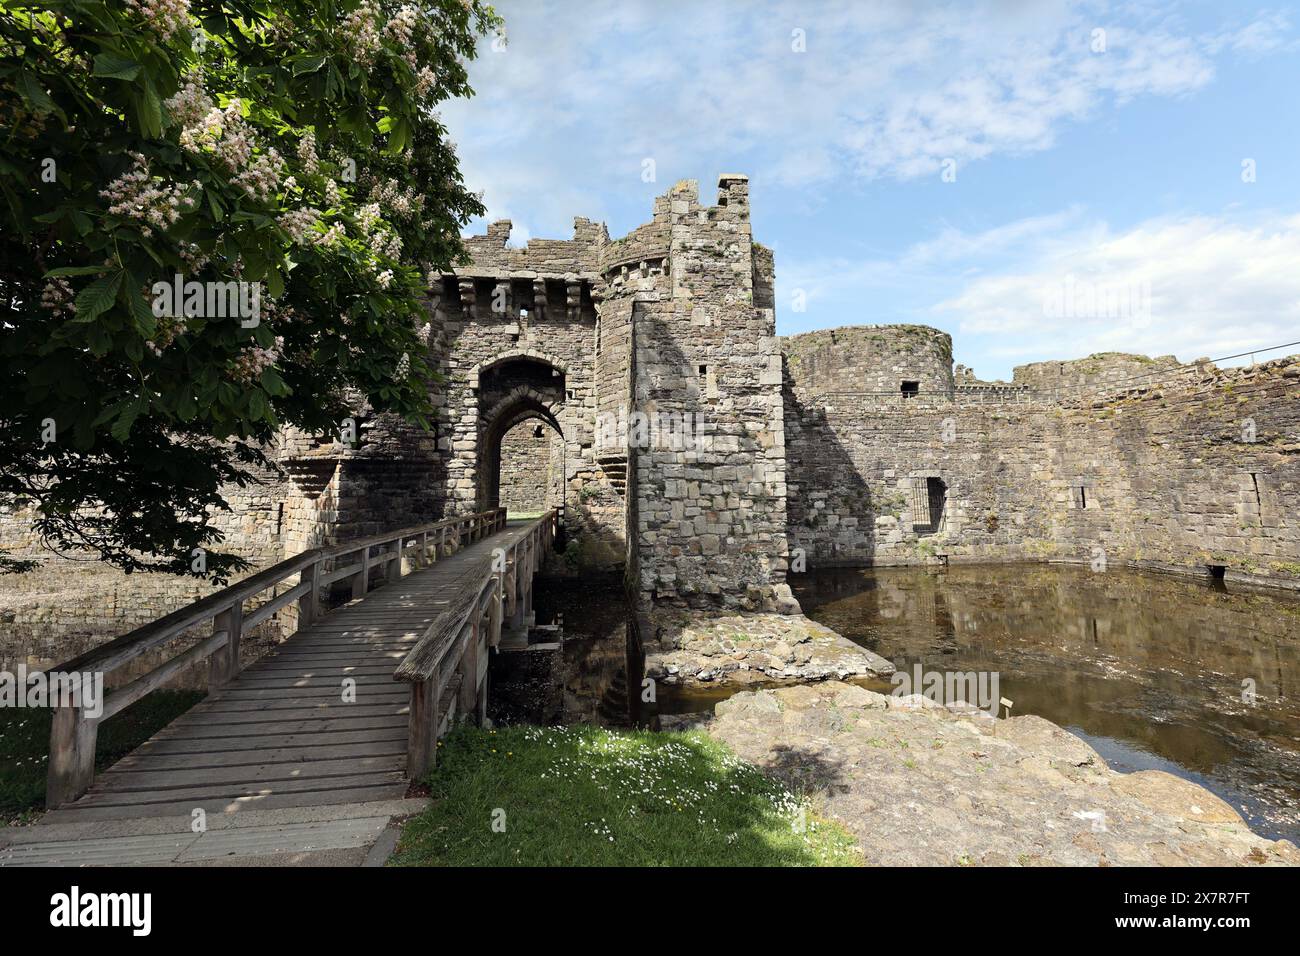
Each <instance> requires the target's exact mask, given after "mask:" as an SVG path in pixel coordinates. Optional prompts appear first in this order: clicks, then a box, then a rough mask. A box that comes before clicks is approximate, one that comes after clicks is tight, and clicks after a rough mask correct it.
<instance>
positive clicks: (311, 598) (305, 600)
mask: <svg viewBox="0 0 1300 956" xmlns="http://www.w3.org/2000/svg"><path fill="white" fill-rule="evenodd" d="M324 563H325V559H324V558H317V559H316V560H315V561H313V562H312V564H311V567H310V568H306V569H305V570H304V571H303V572H302V577H301V579H300V580H303V581H306V582H308V583H309V584H310V585H311V590H310V591H308V592H307V593H306V594H304V595H303V596H302V597H300V598H298V630H300V631H303V630H306V629H307V628H309V627H311V626H312V625H313V624H315V623H316V618H317V617H319V616H320V610H321V607H320V578H321V565H322V564H324Z"/></svg>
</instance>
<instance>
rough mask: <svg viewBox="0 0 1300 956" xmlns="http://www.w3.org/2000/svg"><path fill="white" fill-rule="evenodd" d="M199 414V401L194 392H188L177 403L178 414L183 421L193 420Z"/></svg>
mask: <svg viewBox="0 0 1300 956" xmlns="http://www.w3.org/2000/svg"><path fill="white" fill-rule="evenodd" d="M198 414H199V406H198V403H197V402H196V401H194V396H193V395H192V394H190V393H189V392H186V393H185V394H184V395H182V396H181V398H180V401H178V402H177V403H176V416H177V417H178V418H179V419H180V420H181V421H183V422H192V421H194V419H195V417H196V416H197V415H198Z"/></svg>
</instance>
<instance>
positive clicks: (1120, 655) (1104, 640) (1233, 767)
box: [692, 565, 1300, 842]
mask: <svg viewBox="0 0 1300 956" xmlns="http://www.w3.org/2000/svg"><path fill="white" fill-rule="evenodd" d="M794 590H795V593H796V595H797V596H798V598H799V601H800V603H801V604H802V605H803V608H804V612H805V613H806V614H807V615H808V616H809V617H811V618H813V619H814V620H816V621H819V622H821V623H823V624H825V625H827V626H828V627H832V628H834V629H835V630H837V631H839V632H840V633H841V634H843V635H845V636H846V637H849V638H851V639H853V640H854V641H856V642H858V643H859V644H861V645H863V646H864V647H866V648H868V649H870V650H872V651H875V652H876V653H877V654H881V655H883V656H884V657H887V658H889V659H890V660H891V661H893V662H894V663H895V665H896V666H898V667H899V668H900V669H902V668H906V669H907V670H908V672H909V673H910V672H912V671H913V668H914V665H916V664H918V663H919V664H920V665H921V666H922V668H923V669H925V670H933V671H977V672H978V671H984V672H997V674H998V678H999V681H998V682H999V691H998V692H999V694H1000V696H1002V697H1005V698H1008V699H1009V700H1011V701H1012V702H1013V704H1012V709H1011V712H1012V714H1038V715H1039V716H1042V717H1045V718H1047V719H1048V720H1051V721H1052V722H1054V723H1056V724H1059V725H1060V726H1062V727H1065V728H1067V729H1068V730H1070V731H1071V732H1073V733H1075V734H1077V735H1078V736H1080V737H1082V738H1083V739H1084V740H1086V741H1087V742H1088V743H1089V744H1091V745H1092V746H1093V747H1094V748H1095V749H1096V750H1097V751H1098V752H1099V753H1100V754H1101V755H1102V756H1103V757H1104V758H1105V759H1106V761H1107V763H1109V764H1110V766H1111V767H1113V768H1114V769H1116V770H1119V771H1124V772H1128V771H1134V770H1152V769H1154V770H1165V771H1168V772H1170V773H1174V774H1177V775H1178V776H1181V777H1185V778H1187V779H1190V780H1194V781H1195V782H1197V783H1199V784H1201V785H1203V786H1205V787H1206V788H1208V789H1209V790H1211V791H1213V792H1214V793H1216V794H1217V795H1218V796H1220V797H1222V798H1223V799H1224V800H1226V801H1227V802H1228V803H1230V804H1232V805H1233V806H1234V807H1236V808H1237V809H1238V810H1239V811H1240V812H1241V813H1242V815H1243V816H1244V817H1245V818H1246V820H1247V822H1248V823H1249V824H1250V826H1251V827H1252V828H1253V829H1254V830H1255V831H1256V832H1257V833H1260V834H1261V835H1264V836H1267V837H1270V838H1273V839H1276V838H1279V837H1285V838H1287V839H1290V840H1292V841H1296V842H1300V699H1298V698H1297V692H1298V691H1300V600H1297V599H1295V598H1294V597H1290V596H1288V595H1286V594H1274V593H1265V592H1258V591H1243V590H1234V588H1233V587H1232V586H1231V585H1229V586H1227V587H1226V588H1225V586H1224V585H1223V584H1222V583H1221V582H1220V583H1210V582H1201V581H1197V580H1193V579H1184V578H1178V577H1168V576H1164V575H1155V574H1145V573H1139V572H1131V571H1107V572H1105V573H1100V574H1098V573H1093V572H1092V571H1090V570H1088V569H1086V568H1070V567H1064V568H1063V567H1046V566H1020V565H1016V566H988V565H985V566H965V567H954V568H950V569H947V570H944V571H932V570H926V569H908V568H881V569H870V570H825V571H818V572H812V573H809V574H805V575H801V576H799V577H798V580H797V581H794ZM869 686H870V685H869ZM874 689H877V690H881V691H883V692H888V691H889V690H890V685H889V684H888V683H887V682H886V683H885V684H884V685H883V686H878V687H875V688H874ZM714 696H715V697H716V696H726V695H725V694H722V695H714ZM692 709H703V708H702V707H693V708H692Z"/></svg>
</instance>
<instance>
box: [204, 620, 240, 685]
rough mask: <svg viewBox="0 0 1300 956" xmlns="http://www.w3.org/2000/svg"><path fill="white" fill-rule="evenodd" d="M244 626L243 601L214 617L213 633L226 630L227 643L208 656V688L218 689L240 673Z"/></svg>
mask: <svg viewBox="0 0 1300 956" xmlns="http://www.w3.org/2000/svg"><path fill="white" fill-rule="evenodd" d="M243 628H244V602H243V601H236V602H235V603H234V604H232V605H230V607H228V608H226V610H224V611H222V612H221V613H220V614H218V615H217V616H216V617H215V618H213V619H212V633H213V634H216V633H217V632H219V631H225V632H226V643H225V644H223V645H222V646H221V647H220V649H218V650H216V651H214V652H213V654H212V656H211V657H210V658H208V690H216V689H217V688H218V687H221V686H223V685H224V684H226V683H228V682H229V681H232V680H234V679H235V677H236V676H237V675H238V674H239V641H240V638H241V636H242V632H243Z"/></svg>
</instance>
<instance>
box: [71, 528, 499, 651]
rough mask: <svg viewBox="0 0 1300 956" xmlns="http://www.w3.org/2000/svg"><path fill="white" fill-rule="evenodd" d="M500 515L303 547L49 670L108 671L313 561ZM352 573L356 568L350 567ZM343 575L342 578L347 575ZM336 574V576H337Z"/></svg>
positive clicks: (259, 591) (276, 582)
mask: <svg viewBox="0 0 1300 956" xmlns="http://www.w3.org/2000/svg"><path fill="white" fill-rule="evenodd" d="M498 515H499V516H500V517H501V519H502V520H501V524H502V525H504V516H505V509H504V508H494V509H492V510H491V511H481V512H477V513H475V514H471V515H461V516H459V517H454V518H444V519H442V520H441V521H435V522H433V523H432V524H427V525H414V526H412V527H410V528H403V529H402V530H401V531H395V532H389V533H387V534H380V535H374V536H372V537H369V538H364V539H362V540H360V541H349V542H344V543H343V544H339V545H335V546H333V547H329V548H313V549H311V550H310V551H304V552H302V553H301V554H296V555H294V556H293V557H291V558H285V559H284V560H283V561H281V562H279V563H278V564H273V565H271V566H270V567H269V568H265V569H263V570H261V571H259V572H258V573H257V574H254V575H253V576H252V577H249V578H245V579H244V580H242V581H237V582H235V583H234V584H232V585H230V586H229V587H226V588H223V589H222V590H220V591H217V592H216V593H214V594H209V595H208V596H207V597H204V598H200V599H199V600H197V601H195V602H194V603H193V604H188V605H186V606H185V607H183V608H180V609H179V610H176V611H173V612H172V613H171V614H168V615H166V616H164V617H160V618H159V619H158V620H156V621H151V622H149V623H148V624H144V625H142V626H140V627H137V628H136V629H135V630H134V631H129V632H127V633H126V634H123V635H122V636H121V637H117V638H114V639H113V640H111V641H109V642H108V643H106V644H101V645H99V646H98V647H95V648H91V649H90V650H89V651H86V652H85V653H84V654H81V655H79V656H77V657H74V658H72V660H70V661H67V662H65V663H63V664H60V665H59V666H58V667H53V668H50V670H51V671H57V672H62V673H69V672H72V671H78V672H84V671H95V672H98V673H102V674H105V675H107V674H109V673H111V672H112V671H114V670H116V669H117V668H119V667H121V666H122V665H123V664H126V663H129V662H130V661H132V660H133V659H135V658H136V657H139V656H140V655H141V654H143V653H144V652H145V651H149V650H152V649H153V648H154V647H157V646H158V645H159V644H163V643H165V642H166V641H168V640H171V639H172V638H174V637H176V636H178V635H179V634H180V633H181V632H182V631H185V630H188V629H189V628H191V627H193V626H194V625H195V624H198V623H201V622H202V621H204V620H206V619H208V618H212V617H215V616H216V615H217V614H219V613H221V612H222V611H224V610H226V609H227V608H228V607H230V606H231V605H232V604H234V603H236V602H240V603H242V602H243V601H246V600H248V599H249V598H250V597H254V596H255V595H257V594H260V593H261V592H262V591H265V590H266V589H267V588H271V587H274V586H275V585H277V584H280V583H281V582H282V581H284V579H285V578H288V577H290V576H292V575H294V574H298V573H299V572H301V571H302V570H303V569H304V568H307V567H310V566H311V565H312V564H314V563H316V562H318V561H321V560H327V559H330V558H337V557H341V556H343V555H348V554H354V553H356V552H357V551H360V550H361V549H363V548H373V547H375V546H377V545H384V544H392V543H393V542H395V541H401V540H402V539H404V538H407V537H410V536H411V535H415V534H421V533H424V534H427V533H429V532H431V531H439V530H442V529H443V528H451V527H454V526H456V525H464V524H467V523H470V522H473V521H474V520H475V519H478V518H487V517H492V518H495V517H497V516H498ZM353 573H356V572H353ZM348 576H349V575H341V576H340V577H348ZM338 579H339V578H335V580H338Z"/></svg>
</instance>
